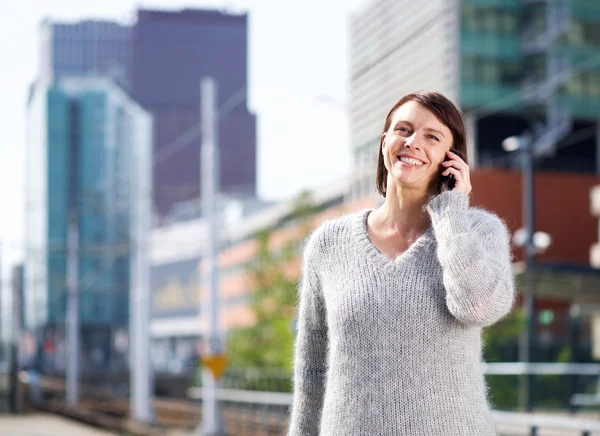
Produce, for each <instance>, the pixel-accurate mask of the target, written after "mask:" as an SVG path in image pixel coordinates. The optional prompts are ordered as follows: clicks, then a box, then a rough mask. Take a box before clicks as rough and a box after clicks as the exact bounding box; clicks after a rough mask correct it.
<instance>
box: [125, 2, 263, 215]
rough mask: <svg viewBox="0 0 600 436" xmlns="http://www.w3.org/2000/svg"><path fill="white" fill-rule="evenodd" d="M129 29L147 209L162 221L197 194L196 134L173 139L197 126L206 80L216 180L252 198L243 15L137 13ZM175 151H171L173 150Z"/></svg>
mask: <svg viewBox="0 0 600 436" xmlns="http://www.w3.org/2000/svg"><path fill="white" fill-rule="evenodd" d="M137 18H138V19H137V23H136V25H135V26H134V28H133V31H132V52H131V56H132V62H131V85H132V88H131V91H132V95H133V97H134V98H135V100H136V101H137V102H139V103H140V104H141V105H142V106H143V107H144V108H145V109H146V110H148V111H149V112H150V113H151V114H152V116H153V119H154V132H153V133H154V135H153V137H154V190H153V192H154V206H155V211H156V212H157V213H158V215H159V216H161V217H166V216H168V215H169V213H170V212H172V209H173V206H174V205H176V204H178V203H182V202H186V201H189V200H191V199H195V198H198V197H199V196H200V144H201V140H200V137H196V139H194V140H191V141H189V143H188V144H187V145H185V146H182V147H173V142H174V141H175V140H176V139H177V138H179V137H181V135H182V134H184V133H185V132H187V131H189V130H190V129H193V128H195V127H197V126H199V124H200V80H201V79H202V77H203V76H213V77H214V78H215V79H216V81H217V87H218V91H217V95H218V101H219V103H220V104H222V103H224V102H229V103H233V105H229V104H228V105H227V106H229V107H231V106H233V107H232V108H231V110H230V111H228V113H227V114H223V116H222V117H221V119H220V126H219V150H220V174H221V176H220V183H221V190H222V191H223V192H225V193H228V194H240V195H255V192H256V119H255V116H254V115H253V114H251V113H250V112H249V111H248V108H247V103H246V95H247V67H248V50H247V46H248V37H247V35H248V17H247V15H245V14H244V15H230V14H225V13H222V12H219V11H211V10H182V11H177V12H165V11H153V10H139V11H138V17H137ZM174 148H176V149H177V150H176V151H174Z"/></svg>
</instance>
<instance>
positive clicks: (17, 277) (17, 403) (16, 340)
mask: <svg viewBox="0 0 600 436" xmlns="http://www.w3.org/2000/svg"><path fill="white" fill-rule="evenodd" d="M22 268H23V267H22V266H21V267H19V266H15V267H13V269H12V283H11V290H12V317H11V320H12V327H11V332H12V333H11V336H12V337H11V339H10V343H11V351H10V389H11V393H10V399H11V405H10V409H11V412H12V413H21V412H22V409H23V407H22V392H21V385H20V383H19V351H20V345H21V325H22V320H21V311H22V308H21V306H22V301H21V298H22V295H23V294H22V289H23V274H22V271H23V269H22Z"/></svg>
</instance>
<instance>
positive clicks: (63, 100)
mask: <svg viewBox="0 0 600 436" xmlns="http://www.w3.org/2000/svg"><path fill="white" fill-rule="evenodd" d="M36 88H37V89H36V90H35V91H34V93H33V95H34V96H33V98H32V100H31V101H30V106H29V113H30V124H33V125H35V127H36V128H37V129H40V131H41V132H43V133H42V134H39V133H38V134H36V135H33V137H32V138H30V140H29V141H28V142H29V146H28V154H27V160H28V169H29V170H28V178H27V181H28V186H27V192H28V205H27V235H28V238H27V239H28V241H27V243H28V251H29V252H28V256H27V265H26V272H27V278H26V289H27V292H26V295H27V298H26V300H27V302H28V310H27V313H28V315H29V317H28V320H27V321H28V322H27V324H26V327H27V328H28V329H29V330H32V331H35V332H36V333H37V334H39V335H42V337H43V340H44V341H46V340H50V341H52V342H53V343H54V344H55V346H54V347H53V352H52V353H46V355H45V360H44V364H45V365H46V369H47V370H50V371H51V370H56V371H61V370H62V369H64V351H65V344H64V339H65V337H64V323H65V316H66V306H67V298H66V297H67V292H66V273H67V260H66V249H65V248H66V244H67V232H68V222H69V216H70V215H71V214H74V215H75V217H76V221H77V225H78V236H79V238H78V249H79V256H78V283H79V317H80V322H81V346H82V356H81V359H82V368H83V369H86V368H87V369H93V368H98V369H100V368H105V369H106V368H108V367H110V366H111V365H114V366H115V367H118V366H123V365H125V364H126V362H127V359H126V358H125V356H126V355H125V354H124V353H123V352H121V353H120V354H119V353H117V352H116V351H115V350H114V342H115V341H114V338H115V337H116V336H115V335H118V334H120V333H119V332H122V331H123V330H124V329H126V328H127V325H128V321H129V298H130V296H129V294H130V287H131V283H132V268H134V266H133V265H134V263H135V262H138V260H139V251H140V250H141V249H142V248H141V247H142V245H141V244H140V243H139V241H138V239H137V235H138V234H139V233H140V230H142V231H143V232H146V233H143V232H142V234H147V232H149V230H150V229H149V222H146V220H145V219H144V221H143V222H142V221H141V214H144V215H145V216H150V214H151V207H150V198H149V196H150V195H151V191H150V189H151V187H150V186H149V185H150V184H151V176H150V172H151V167H150V165H149V164H148V162H149V161H150V159H151V129H152V122H151V118H150V116H149V115H148V114H147V113H146V112H145V111H143V110H142V109H141V108H140V107H139V106H138V105H137V104H135V103H134V102H133V101H132V100H131V99H130V98H129V97H128V96H127V95H126V94H125V93H124V92H123V91H122V90H121V89H120V88H119V87H118V86H116V85H114V84H113V82H111V81H109V80H107V79H68V78H65V79H61V80H60V81H59V82H58V83H57V84H56V85H54V86H52V87H49V88H44V87H43V86H41V85H38V86H37V87H36ZM40 103H41V105H42V110H40V108H39V107H38V106H37V105H40ZM44 106H45V107H44ZM32 130H34V129H33V126H32ZM34 172H39V173H40V174H41V175H42V177H40V178H36V177H35V176H34V175H33V173H34ZM142 185H147V186H142ZM142 188H143V192H146V193H147V194H145V195H140V194H139V193H140V192H142V191H140V189H142ZM143 226H147V227H148V228H144V229H141V227H143ZM32 309H33V310H32ZM121 351H122V350H121Z"/></svg>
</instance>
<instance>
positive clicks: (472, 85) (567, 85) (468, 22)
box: [460, 0, 600, 172]
mask: <svg viewBox="0 0 600 436" xmlns="http://www.w3.org/2000/svg"><path fill="white" fill-rule="evenodd" d="M548 8H556V11H557V14H562V15H559V17H561V18H564V19H565V20H568V21H565V23H566V27H565V28H564V30H563V31H562V33H559V30H562V29H561V28H560V19H559V18H555V20H556V21H554V22H553V23H554V24H552V26H555V27H554V28H551V27H548V26H549V24H548V21H547V11H548ZM567 10H568V13H567ZM460 29H461V30H460V46H461V49H460V58H461V60H460V63H461V81H460V101H461V105H462V108H463V110H464V111H465V112H471V113H474V114H476V115H475V118H476V119H477V127H476V130H477V140H476V141H477V144H478V146H477V153H478V163H479V164H480V165H484V166H485V165H488V166H504V167H514V166H516V165H518V162H517V161H516V160H515V159H514V156H509V155H507V154H506V153H505V152H504V151H503V150H502V149H501V142H502V140H503V139H505V138H506V137H508V136H511V135H519V134H521V133H523V132H524V131H525V130H526V129H529V128H530V127H531V126H530V123H529V122H528V121H527V119H529V120H531V118H532V115H534V116H539V115H540V114H542V112H541V111H542V110H544V109H543V107H542V106H539V105H538V106H536V105H532V104H531V101H528V100H527V94H526V92H525V90H526V89H527V88H526V86H527V85H529V84H533V85H541V84H548V85H549V86H550V85H551V86H556V87H555V88H553V89H556V91H555V93H554V94H553V97H552V98H553V99H554V105H555V107H557V108H560V109H564V108H568V109H569V111H570V116H571V117H572V129H571V130H572V132H577V131H579V130H581V129H586V131H593V126H592V124H593V123H595V122H597V121H598V117H599V115H598V114H600V54H599V53H600V50H599V49H600V3H598V2H591V1H585V0H569V1H559V0H555V1H551V2H518V1H504V0H503V1H493V0H463V1H462V2H461V6H460ZM554 31H556V33H555V34H554V38H553V39H551V40H550V44H549V45H547V46H546V47H545V48H544V49H541V50H540V51H539V52H538V54H535V53H533V52H528V51H527V49H526V45H527V43H533V42H535V43H539V41H543V39H541V38H540V37H541V36H542V35H544V34H546V35H548V34H552V33H553V32H554ZM563 61H565V63H564V64H560V62H563ZM557 65H561V66H560V67H556V66H557ZM552 68H555V69H554V70H553V69H552ZM565 71H566V72H567V74H564V78H562V77H560V76H561V74H560V73H562V72H565ZM554 79H556V82H554V84H553V85H552V81H553V80H554ZM595 141H596V139H595V135H594V134H593V132H592V134H591V135H588V136H587V137H585V138H582V139H581V140H579V141H578V142H577V143H576V144H571V145H570V146H569V147H567V148H564V147H560V146H559V147H558V148H557V150H556V151H555V153H554V155H553V156H551V157H548V158H544V159H542V160H540V161H539V162H538V166H539V167H540V168H546V169H550V170H568V171H590V172H594V171H596V168H595V162H596V145H595Z"/></svg>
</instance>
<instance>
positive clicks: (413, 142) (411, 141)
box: [404, 133, 420, 150]
mask: <svg viewBox="0 0 600 436" xmlns="http://www.w3.org/2000/svg"><path fill="white" fill-rule="evenodd" d="M404 147H405V148H409V149H411V150H415V149H419V148H420V147H419V145H418V141H417V134H416V133H413V134H412V135H410V136H409V137H408V138H406V141H405V142H404Z"/></svg>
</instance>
